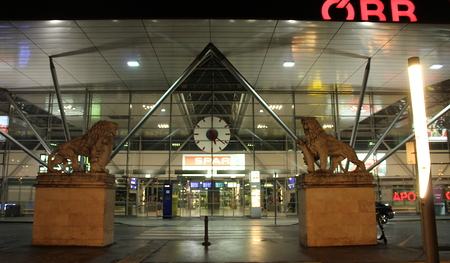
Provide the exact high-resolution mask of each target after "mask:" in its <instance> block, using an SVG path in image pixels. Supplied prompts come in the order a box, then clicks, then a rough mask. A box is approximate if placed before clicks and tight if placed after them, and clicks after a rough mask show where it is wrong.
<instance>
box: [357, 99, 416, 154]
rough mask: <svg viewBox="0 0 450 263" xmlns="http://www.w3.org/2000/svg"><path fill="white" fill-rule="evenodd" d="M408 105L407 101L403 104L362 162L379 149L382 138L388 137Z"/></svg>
mask: <svg viewBox="0 0 450 263" xmlns="http://www.w3.org/2000/svg"><path fill="white" fill-rule="evenodd" d="M409 104H410V102H409V101H408V102H407V103H405V105H404V106H403V108H402V109H401V110H400V112H398V113H397V116H395V118H394V120H393V121H392V122H391V124H390V125H389V127H388V128H387V129H386V130H385V131H384V133H383V134H382V135H381V136H380V138H378V141H377V143H376V144H375V145H374V146H373V147H372V149H370V151H369V153H368V154H367V155H366V157H365V158H364V161H363V162H366V161H367V159H369V157H370V156H371V155H372V154H373V153H374V152H375V151H376V150H377V149H378V147H380V145H381V143H383V140H384V138H386V135H388V133H389V132H390V131H391V130H392V128H394V126H395V123H397V121H398V119H400V117H401V116H402V115H403V113H404V112H405V110H406V109H407V108H408V107H409Z"/></svg>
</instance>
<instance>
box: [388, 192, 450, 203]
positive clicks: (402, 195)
mask: <svg viewBox="0 0 450 263" xmlns="http://www.w3.org/2000/svg"><path fill="white" fill-rule="evenodd" d="M417 194H418V193H415V192H399V193H394V195H393V197H392V200H393V201H406V200H408V201H411V202H414V201H416V199H417ZM445 198H447V200H450V192H446V193H445Z"/></svg>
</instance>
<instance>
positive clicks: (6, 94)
mask: <svg viewBox="0 0 450 263" xmlns="http://www.w3.org/2000/svg"><path fill="white" fill-rule="evenodd" d="M0 91H3V94H5V97H6V98H7V99H8V101H9V103H11V104H12V105H13V107H14V109H16V112H17V113H18V114H19V115H20V117H21V118H22V119H23V120H24V121H25V122H26V123H27V125H28V127H30V130H31V131H32V132H33V133H34V136H36V138H37V139H38V141H39V142H40V143H41V144H42V146H43V147H44V149H45V151H46V152H47V153H48V154H50V153H52V149H51V148H50V147H49V146H48V145H47V143H46V142H45V141H44V139H42V137H41V136H40V135H39V133H38V132H37V130H36V129H35V128H34V126H33V125H32V124H31V122H30V121H29V120H28V118H27V117H26V116H25V114H23V112H22V110H21V109H20V108H19V106H17V104H16V102H15V101H14V99H13V98H12V97H11V94H10V93H9V91H8V90H6V89H2V88H0Z"/></svg>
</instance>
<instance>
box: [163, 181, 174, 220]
mask: <svg viewBox="0 0 450 263" xmlns="http://www.w3.org/2000/svg"><path fill="white" fill-rule="evenodd" d="M163 218H172V184H164V187H163Z"/></svg>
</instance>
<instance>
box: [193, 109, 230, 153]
mask: <svg viewBox="0 0 450 263" xmlns="http://www.w3.org/2000/svg"><path fill="white" fill-rule="evenodd" d="M230 134H231V133H230V127H229V126H228V124H227V123H226V122H225V120H224V119H222V118H218V117H205V118H203V119H201V120H200V121H199V122H198V123H197V125H196V128H195V130H194V139H195V143H196V144H197V146H198V148H200V150H202V151H204V152H208V153H215V152H219V151H222V150H223V149H225V147H227V145H228V143H229V142H230Z"/></svg>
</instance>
